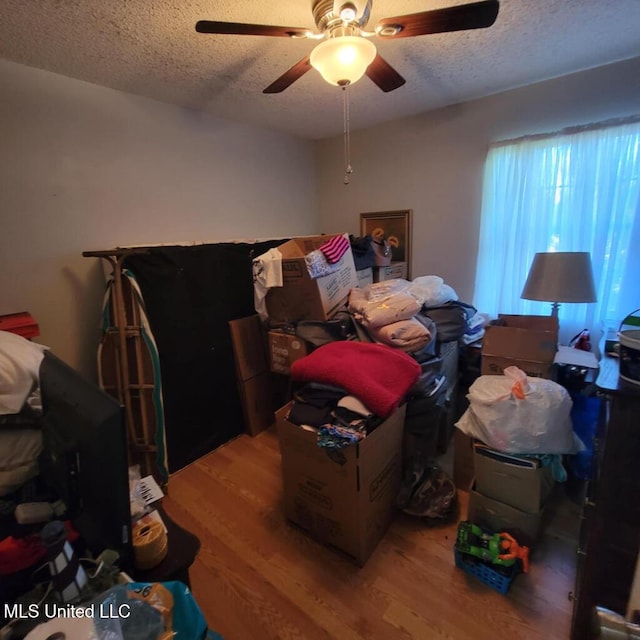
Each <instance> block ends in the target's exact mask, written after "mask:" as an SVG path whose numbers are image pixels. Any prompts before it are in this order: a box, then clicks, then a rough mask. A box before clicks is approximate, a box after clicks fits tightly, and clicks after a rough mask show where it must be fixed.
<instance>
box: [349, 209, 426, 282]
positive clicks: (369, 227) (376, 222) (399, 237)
mask: <svg viewBox="0 0 640 640" xmlns="http://www.w3.org/2000/svg"><path fill="white" fill-rule="evenodd" d="M412 214H413V211H412V210H411V209H403V210H401V211H376V212H373V213H361V214H360V235H362V236H371V237H372V238H373V239H374V240H382V239H384V240H387V241H388V242H389V244H390V245H391V247H392V253H391V260H392V261H393V262H406V263H407V280H411V217H412Z"/></svg>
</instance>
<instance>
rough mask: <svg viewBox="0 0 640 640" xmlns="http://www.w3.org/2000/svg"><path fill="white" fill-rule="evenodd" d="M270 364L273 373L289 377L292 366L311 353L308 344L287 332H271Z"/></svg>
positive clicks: (269, 336) (269, 340) (269, 339)
mask: <svg viewBox="0 0 640 640" xmlns="http://www.w3.org/2000/svg"><path fill="white" fill-rule="evenodd" d="M268 342H269V362H270V363H271V371H273V372H274V373H281V374H284V375H287V376H288V375H289V374H290V373H291V365H292V364H293V363H294V362H295V361H296V360H298V359H300V358H302V357H304V356H306V355H307V354H308V353H309V349H308V348H307V343H306V342H305V341H304V340H302V339H301V338H299V337H298V336H296V335H294V334H291V333H287V332H286V331H277V330H273V331H269V335H268Z"/></svg>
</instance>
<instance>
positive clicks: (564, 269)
mask: <svg viewBox="0 0 640 640" xmlns="http://www.w3.org/2000/svg"><path fill="white" fill-rule="evenodd" d="M520 297H521V298H524V299H525V300H541V301H543V302H551V303H552V304H551V315H552V316H554V317H556V318H557V317H558V308H559V306H560V304H559V303H560V302H596V300H597V297H596V288H595V285H594V283H593V270H592V268H591V257H590V255H589V253H588V252H587V251H557V252H550V253H536V255H535V256H534V258H533V262H532V263H531V269H529V275H528V276H527V281H526V282H525V284H524V289H523V290H522V294H521V296H520Z"/></svg>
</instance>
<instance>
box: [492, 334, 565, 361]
mask: <svg viewBox="0 0 640 640" xmlns="http://www.w3.org/2000/svg"><path fill="white" fill-rule="evenodd" d="M557 339H558V336H557V334H556V333H555V332H553V331H538V330H533V329H519V328H515V327H499V326H489V327H487V329H486V331H485V334H484V338H483V339H482V355H483V356H494V357H502V358H514V359H517V360H524V361H528V362H542V363H548V362H553V359H554V357H555V355H556V350H557Z"/></svg>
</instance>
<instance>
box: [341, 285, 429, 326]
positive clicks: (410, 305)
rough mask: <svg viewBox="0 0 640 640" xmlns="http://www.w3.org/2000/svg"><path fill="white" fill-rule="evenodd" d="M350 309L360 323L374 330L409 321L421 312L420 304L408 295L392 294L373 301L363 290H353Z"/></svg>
mask: <svg viewBox="0 0 640 640" xmlns="http://www.w3.org/2000/svg"><path fill="white" fill-rule="evenodd" d="M348 309H349V311H351V313H353V315H354V317H355V318H356V320H357V321H358V322H361V323H362V324H363V325H364V326H365V327H367V328H372V327H381V326H383V325H385V324H391V323H392V322H398V321H400V320H409V319H410V318H413V317H414V316H415V315H416V314H417V313H418V312H419V311H420V304H419V303H418V302H417V300H416V299H415V298H414V297H413V296H410V295H409V294H407V293H392V294H390V295H388V296H385V297H376V299H374V300H371V299H369V298H367V295H366V293H365V292H364V291H363V290H362V289H351V292H350V294H349V303H348Z"/></svg>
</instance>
